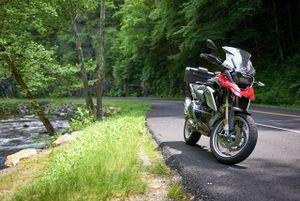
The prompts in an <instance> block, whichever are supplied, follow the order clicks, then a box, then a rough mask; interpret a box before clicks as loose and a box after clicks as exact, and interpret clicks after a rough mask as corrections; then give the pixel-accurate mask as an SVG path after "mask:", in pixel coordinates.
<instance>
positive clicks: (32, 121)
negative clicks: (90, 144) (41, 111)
mask: <svg viewBox="0 0 300 201" xmlns="http://www.w3.org/2000/svg"><path fill="white" fill-rule="evenodd" d="M50 121H51V123H52V125H53V127H54V128H55V130H56V131H60V130H63V129H64V128H67V127H68V126H69V121H68V120H66V119H62V118H58V117H52V118H51V119H50ZM50 142H51V140H50V137H49V135H48V134H46V133H45V128H44V126H43V124H42V122H41V121H40V120H39V119H38V118H37V117H35V116H0V170H1V169H4V168H5V165H4V163H5V159H6V156H8V155H10V154H13V153H16V152H18V151H20V150H22V149H27V148H36V149H42V148H44V147H45V146H47V145H48V144H49V143H50Z"/></svg>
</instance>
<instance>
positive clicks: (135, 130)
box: [0, 102, 173, 201]
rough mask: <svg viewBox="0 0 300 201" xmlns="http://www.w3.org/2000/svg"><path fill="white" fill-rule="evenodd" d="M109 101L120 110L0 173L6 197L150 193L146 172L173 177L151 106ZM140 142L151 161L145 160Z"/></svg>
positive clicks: (68, 197)
mask: <svg viewBox="0 0 300 201" xmlns="http://www.w3.org/2000/svg"><path fill="white" fill-rule="evenodd" d="M105 105H109V106H112V107H119V108H121V110H120V111H119V112H118V113H116V114H114V115H113V116H111V117H109V118H107V119H106V120H104V121H95V122H94V123H92V124H88V125H87V126H86V127H85V128H84V129H83V130H82V132H81V134H80V135H79V136H78V138H77V139H76V140H75V141H74V142H73V143H72V144H70V145H69V146H67V147H61V148H59V149H56V150H54V151H53V152H52V153H51V154H50V155H47V156H44V157H42V158H39V159H37V160H33V161H28V160H26V161H24V162H23V163H21V164H20V167H18V170H17V171H15V172H13V173H12V174H10V175H6V176H0V181H1V182H0V192H1V194H3V192H7V193H6V198H7V200H10V199H12V200H22V201H23V200H45V201H46V200H47V201H49V200H53V201H54V200H55V201H56V200H107V199H108V198H118V199H120V200H123V199H125V198H127V197H130V196H132V195H136V194H142V193H147V190H148V187H147V184H148V178H149V177H146V176H145V174H149V175H160V176H163V177H168V179H169V180H171V179H172V174H173V173H171V171H170V170H169V169H168V168H167V167H166V166H165V164H164V162H163V160H162V158H161V157H160V155H159V153H158V150H157V148H156V146H155V144H154V142H153V141H152V139H151V137H150V135H149V133H148V130H147V128H146V127H145V115H146V112H147V111H148V110H149V106H148V105H145V104H136V103H123V102H122V103H112V102H109V103H106V104H105ZM82 126H83V127H84V125H82ZM141 148H142V149H144V151H145V153H146V155H147V157H149V161H150V164H151V165H149V166H145V165H144V164H143V160H142V159H141V157H140V151H141ZM19 179H21V180H19ZM1 194H0V196H1ZM2 196H3V195H2ZM0 198H1V197H0ZM3 198H5V196H4V197H3Z"/></svg>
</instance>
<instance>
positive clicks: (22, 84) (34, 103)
mask: <svg viewBox="0 0 300 201" xmlns="http://www.w3.org/2000/svg"><path fill="white" fill-rule="evenodd" d="M4 51H5V47H4V46H0V52H4ZM3 58H4V60H5V62H6V63H7V65H8V66H9V68H10V70H11V73H12V74H13V76H14V77H15V79H16V81H17V83H18V84H19V85H20V87H21V89H22V90H23V91H24V92H25V94H26V97H27V98H28V99H29V100H30V102H31V105H32V107H33V109H34V111H35V113H36V115H37V116H38V117H39V118H40V120H41V121H42V123H43V124H44V126H45V128H46V130H47V132H48V133H49V135H50V136H53V135H54V134H55V130H54V128H53V126H52V124H51V122H50V121H49V119H48V118H47V117H46V116H45V113H44V112H43V110H42V108H41V106H40V104H39V103H38V102H37V101H36V100H35V99H34V98H33V95H32V93H31V92H30V90H29V88H28V86H27V85H26V83H25V82H24V80H23V78H22V76H21V74H20V73H19V71H18V69H17V67H16V65H15V62H14V61H13V59H12V58H11V57H10V56H9V55H8V54H5V53H4V55H3Z"/></svg>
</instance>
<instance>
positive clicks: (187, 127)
mask: <svg viewBox="0 0 300 201" xmlns="http://www.w3.org/2000/svg"><path fill="white" fill-rule="evenodd" d="M183 137H184V141H185V143H186V144H188V145H195V144H197V142H198V141H199V139H200V137H201V134H200V133H198V132H196V131H195V128H193V126H192V123H191V120H189V119H186V120H185V122H184V128H183Z"/></svg>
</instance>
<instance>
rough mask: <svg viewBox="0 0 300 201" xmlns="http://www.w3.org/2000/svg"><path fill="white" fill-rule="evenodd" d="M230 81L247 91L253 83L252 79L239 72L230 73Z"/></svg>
mask: <svg viewBox="0 0 300 201" xmlns="http://www.w3.org/2000/svg"><path fill="white" fill-rule="evenodd" d="M232 79H233V81H234V82H235V83H236V84H237V85H238V86H239V87H240V88H241V89H248V88H249V87H250V86H251V85H252V83H253V77H251V76H247V75H243V74H241V73H239V72H234V73H232Z"/></svg>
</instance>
